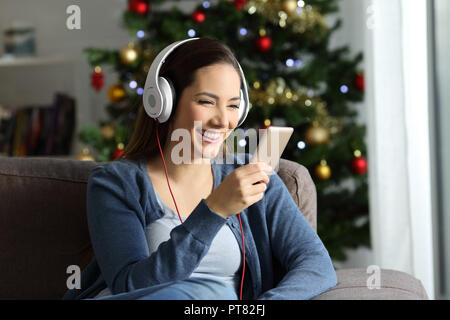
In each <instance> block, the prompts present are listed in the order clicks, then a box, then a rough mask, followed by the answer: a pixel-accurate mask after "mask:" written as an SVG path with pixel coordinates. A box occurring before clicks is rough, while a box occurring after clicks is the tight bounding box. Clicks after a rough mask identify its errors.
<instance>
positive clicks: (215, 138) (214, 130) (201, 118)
mask: <svg viewBox="0 0 450 320" xmlns="http://www.w3.org/2000/svg"><path fill="white" fill-rule="evenodd" d="M240 88H241V82H240V77H239V73H238V72H237V71H236V70H235V69H234V68H233V67H232V66H231V65H229V64H224V63H221V64H214V65H211V66H207V67H203V68H201V69H198V70H197V71H196V73H195V80H194V83H193V84H192V85H191V86H189V87H186V88H185V90H184V91H183V92H182V94H181V97H180V99H179V102H178V107H177V110H176V114H175V117H174V119H173V122H172V123H171V130H173V129H178V128H183V129H186V130H187V132H189V133H190V141H191V159H194V153H193V152H197V153H196V155H197V157H202V158H208V159H211V158H214V157H216V156H217V154H218V153H219V151H220V150H221V147H222V144H223V142H224V140H225V139H226V138H227V137H228V136H229V135H230V133H231V132H232V131H233V129H235V128H236V126H237V124H238V121H239V103H240ZM194 121H198V122H197V125H196V126H194V124H195V123H194ZM200 125H201V126H200ZM200 131H202V132H203V134H202V133H201V132H200ZM205 131H207V132H206V136H205ZM169 132H172V131H169ZM169 137H170V135H169ZM180 141H181V140H180ZM168 142H169V143H173V142H170V141H168ZM176 143H179V142H176ZM195 150H196V151H195Z"/></svg>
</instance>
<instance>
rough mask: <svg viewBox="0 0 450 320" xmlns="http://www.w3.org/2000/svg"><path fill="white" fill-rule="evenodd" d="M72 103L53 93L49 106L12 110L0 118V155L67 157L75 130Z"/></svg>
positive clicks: (74, 115) (61, 95) (70, 98)
mask: <svg viewBox="0 0 450 320" xmlns="http://www.w3.org/2000/svg"><path fill="white" fill-rule="evenodd" d="M75 108H76V104H75V100H74V99H73V98H72V97H70V96H68V95H66V94H63V93H56V94H55V96H54V101H53V103H52V105H50V106H22V107H17V108H13V109H12V110H11V112H10V115H9V117H8V118H6V119H5V117H3V119H2V118H0V153H1V154H3V155H8V156H15V157H23V156H47V155H69V154H70V151H71V147H72V138H73V136H74V131H75V119H76V118H75V117H76V112H75Z"/></svg>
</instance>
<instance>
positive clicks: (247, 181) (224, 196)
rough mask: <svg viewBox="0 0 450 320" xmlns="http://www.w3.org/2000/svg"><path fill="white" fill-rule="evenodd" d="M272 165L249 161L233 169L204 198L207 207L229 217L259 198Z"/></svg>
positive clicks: (262, 193)
mask: <svg viewBox="0 0 450 320" xmlns="http://www.w3.org/2000/svg"><path fill="white" fill-rule="evenodd" d="M271 171H272V167H270V166H269V165H268V164H266V163H264V162H256V163H249V164H246V165H244V166H241V167H239V168H236V169H235V170H233V171H232V172H231V173H230V174H229V175H228V176H227V177H226V178H225V179H224V180H223V181H222V183H221V184H219V186H218V187H217V188H216V189H214V191H213V192H212V193H211V194H210V195H209V196H208V197H207V198H206V199H205V202H206V204H207V205H208V207H209V208H210V209H211V210H212V211H214V212H215V213H217V214H219V215H221V216H222V217H224V218H226V219H227V218H229V217H231V216H233V215H235V214H237V213H240V212H241V211H242V210H244V209H246V208H247V207H249V206H251V205H252V204H254V203H255V202H258V201H259V200H261V199H262V198H263V196H264V191H265V190H266V189H267V184H268V183H269V176H268V175H267V173H266V172H271ZM259 182H261V183H259Z"/></svg>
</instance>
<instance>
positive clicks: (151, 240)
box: [95, 190, 242, 298]
mask: <svg viewBox="0 0 450 320" xmlns="http://www.w3.org/2000/svg"><path fill="white" fill-rule="evenodd" d="M155 193H156V199H157V200H158V203H159V205H160V206H161V208H163V209H164V212H165V214H164V216H163V217H162V218H161V219H158V220H156V221H154V222H152V223H150V224H149V225H147V227H146V228H145V233H146V237H147V243H148V247H149V251H150V254H152V253H153V252H155V251H156V250H157V249H158V247H159V245H160V244H161V243H162V242H164V241H167V240H168V239H170V232H171V231H172V229H173V228H175V227H176V226H178V225H180V224H181V222H180V218H179V217H178V213H177V212H174V211H173V210H172V209H170V208H169V207H168V206H167V205H166V204H165V203H164V201H163V200H162V199H161V198H160V196H159V194H158V193H157V192H156V190H155ZM181 219H182V220H183V221H184V220H185V219H186V217H183V216H181ZM241 267H242V253H241V249H240V247H239V244H238V242H237V239H236V236H235V235H234V234H233V231H232V230H231V228H230V227H229V225H228V224H224V225H223V226H222V228H221V229H220V230H219V232H218V233H217V235H216V236H215V238H214V240H213V241H212V243H211V246H210V248H209V251H208V253H207V254H206V255H205V256H204V257H203V259H202V260H201V261H200V264H199V265H198V266H197V268H196V269H195V270H194V272H193V273H192V274H191V276H190V277H191V278H192V277H203V278H213V279H219V280H222V281H225V282H226V283H228V284H229V285H230V286H231V287H233V288H234V289H235V291H236V295H237V296H239V285H240V273H239V271H240V268H241ZM111 294H112V293H111V291H110V290H109V288H105V289H104V290H102V291H101V292H100V293H99V294H97V295H96V296H95V298H99V297H102V296H110V295H111Z"/></svg>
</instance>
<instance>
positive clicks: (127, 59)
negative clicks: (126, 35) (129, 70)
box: [120, 43, 138, 64]
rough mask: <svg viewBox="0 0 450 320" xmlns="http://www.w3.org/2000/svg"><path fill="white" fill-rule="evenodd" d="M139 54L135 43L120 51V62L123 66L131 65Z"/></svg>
mask: <svg viewBox="0 0 450 320" xmlns="http://www.w3.org/2000/svg"><path fill="white" fill-rule="evenodd" d="M137 57H138V52H137V50H136V48H135V47H134V44H133V43H130V44H129V45H128V46H126V47H125V48H123V49H122V50H120V60H121V61H122V63H123V64H131V63H133V62H134V61H136V59H137Z"/></svg>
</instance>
